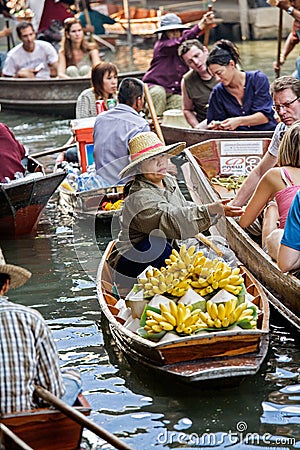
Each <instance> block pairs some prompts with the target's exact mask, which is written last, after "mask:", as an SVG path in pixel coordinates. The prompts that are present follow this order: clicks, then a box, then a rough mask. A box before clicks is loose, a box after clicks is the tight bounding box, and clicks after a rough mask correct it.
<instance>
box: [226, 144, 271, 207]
mask: <svg viewBox="0 0 300 450" xmlns="http://www.w3.org/2000/svg"><path fill="white" fill-rule="evenodd" d="M276 162H277V158H275V156H273V155H271V153H269V152H267V153H266V154H265V155H264V157H263V158H262V160H261V161H260V162H259V163H258V164H257V166H256V167H254V169H253V170H252V171H251V172H250V174H249V175H248V177H247V178H246V180H245V181H244V183H243V184H242V186H241V187H240V189H239V190H238V193H237V195H236V196H235V198H234V199H233V201H232V202H231V204H232V205H235V206H244V205H245V204H246V203H247V201H248V200H249V198H250V197H251V195H252V194H253V192H254V190H255V188H256V186H257V184H258V182H259V180H260V179H261V177H262V176H263V175H264V174H265V173H266V172H267V170H269V169H271V168H272V167H274V166H275V164H276Z"/></svg>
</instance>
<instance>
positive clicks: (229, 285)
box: [135, 245, 258, 340]
mask: <svg viewBox="0 0 300 450" xmlns="http://www.w3.org/2000/svg"><path fill="white" fill-rule="evenodd" d="M165 262H166V266H165V267H161V268H160V269H157V268H154V267H149V268H148V269H146V270H145V271H144V272H143V274H141V275H140V276H139V277H138V283H137V285H136V286H135V289H136V291H138V292H141V291H143V298H144V299H148V300H149V301H150V305H151V303H152V300H151V299H155V297H157V298H163V299H164V300H165V301H163V302H160V303H159V304H157V305H158V306H159V308H158V307H157V308H156V307H152V306H150V305H149V304H148V305H147V306H146V307H145V309H144V312H143V314H142V317H141V319H140V325H141V328H140V329H139V330H138V332H139V334H140V335H141V336H143V337H145V338H148V339H153V340H157V339H158V338H161V337H162V336H163V335H164V334H165V333H167V332H172V333H175V334H179V335H183V336H184V335H193V334H196V333H198V332H200V331H206V332H209V331H222V330H226V329H228V328H231V327H234V326H236V325H238V326H239V327H240V328H241V329H255V328H256V326H257V315H258V314H257V313H258V311H257V307H256V306H255V305H254V304H252V303H251V302H250V301H249V300H247V301H246V299H245V293H246V291H245V286H244V278H243V276H242V275H241V273H240V268H239V267H235V268H231V267H230V266H229V265H228V264H227V263H226V262H225V261H223V260H221V259H210V258H208V257H206V256H205V255H204V253H203V252H202V251H198V252H196V248H195V247H194V246H192V247H189V248H186V246H185V245H182V246H181V248H180V250H179V252H178V251H176V250H174V249H173V250H172V253H171V255H170V257H169V258H168V259H166V260H165ZM189 292H194V294H193V298H194V297H195V296H196V297H197V298H196V299H195V298H194V300H193V301H194V303H191V304H187V303H184V302H186V301H187V299H188V297H190V298H191V297H192V296H189V295H188V293H189ZM195 292H196V293H197V294H195ZM181 299H182V300H181Z"/></svg>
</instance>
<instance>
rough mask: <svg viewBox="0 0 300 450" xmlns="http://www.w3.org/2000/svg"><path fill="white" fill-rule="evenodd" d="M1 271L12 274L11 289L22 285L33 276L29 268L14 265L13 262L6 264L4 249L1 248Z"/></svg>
mask: <svg viewBox="0 0 300 450" xmlns="http://www.w3.org/2000/svg"><path fill="white" fill-rule="evenodd" d="M0 273H7V274H8V275H9V276H10V285H9V287H10V288H11V289H15V288H17V287H20V286H22V285H23V284H24V283H26V281H27V280H29V278H30V277H31V272H29V270H26V269H23V267H20V266H14V265H13V264H6V262H5V259H4V256H3V253H2V250H1V248H0Z"/></svg>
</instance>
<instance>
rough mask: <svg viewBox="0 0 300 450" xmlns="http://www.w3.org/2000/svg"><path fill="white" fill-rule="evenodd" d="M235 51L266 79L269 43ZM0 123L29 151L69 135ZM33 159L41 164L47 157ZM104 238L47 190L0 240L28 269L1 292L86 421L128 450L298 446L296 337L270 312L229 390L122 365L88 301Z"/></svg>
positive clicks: (50, 120)
mask: <svg viewBox="0 0 300 450" xmlns="http://www.w3.org/2000/svg"><path fill="white" fill-rule="evenodd" d="M240 49H241V54H242V61H243V65H244V68H245V69H250V68H251V69H252V68H260V69H262V70H263V71H265V72H266V73H267V74H268V76H269V78H270V81H271V80H272V77H273V74H272V66H271V64H272V61H273V59H274V56H273V55H276V43H274V42H269V41H267V42H260V43H259V42H251V43H243V44H241V45H240ZM151 54H152V50H151V49H147V48H145V49H143V48H140V49H133V52H132V55H131V57H130V55H129V52H128V49H127V48H126V47H122V48H121V49H120V50H119V52H118V54H117V55H114V58H113V55H107V54H106V58H107V59H115V61H117V62H118V66H119V67H120V71H125V70H127V69H128V70H129V68H130V67H131V68H132V67H134V69H136V70H141V69H146V68H147V66H148V62H149V58H150V57H151ZM250 55H252V56H250ZM132 58H133V60H134V64H132ZM284 70H285V71H286V72H284V73H283V74H285V73H290V72H291V71H292V70H293V61H292V57H291V61H290V62H289V70H290V72H289V71H288V65H287V66H286V67H285V68H284ZM1 121H2V122H4V123H6V124H7V125H8V126H9V127H10V128H11V129H12V130H13V131H14V133H15V135H16V136H17V138H18V139H19V140H20V141H21V142H23V143H24V144H25V145H26V146H27V147H28V148H29V149H30V153H34V152H37V151H40V150H43V149H46V148H54V147H57V146H61V145H63V144H64V142H65V141H66V140H67V139H68V138H69V136H70V131H69V121H68V120H62V119H61V118H59V117H53V116H52V117H51V116H33V115H32V114H6V113H3V112H2V113H1ZM43 162H44V163H45V164H46V165H47V168H48V170H50V169H51V167H53V164H54V157H53V156H49V157H47V158H44V159H43ZM110 235H111V230H110V228H109V227H107V226H102V227H100V228H98V229H97V233H95V227H94V223H90V224H88V226H87V223H81V222H78V221H75V224H72V223H71V222H70V220H69V218H67V217H66V216H64V215H63V214H62V213H61V211H59V209H58V207H57V199H56V197H55V196H54V197H53V198H52V200H51V201H50V202H49V204H48V206H47V208H46V210H45V212H44V213H43V215H42V218H41V221H40V224H39V226H38V230H37V233H36V235H34V236H32V237H24V238H20V239H17V240H4V239H3V238H2V237H1V236H0V246H1V247H2V248H3V251H4V254H5V256H6V259H7V261H8V262H10V263H14V264H18V265H21V266H24V267H26V268H28V269H29V270H30V271H31V272H32V274H33V275H32V278H31V279H30V280H29V281H28V283H27V284H26V285H24V286H23V287H21V288H19V289H17V290H16V291H10V298H11V300H13V301H16V302H20V303H23V304H25V305H28V306H31V307H33V308H36V309H37V310H39V311H40V312H41V313H42V314H43V316H44V317H45V319H46V320H47V323H48V324H49V326H50V327H51V329H52V331H53V334H54V337H55V340H56V344H57V347H58V350H59V355H60V359H61V364H62V366H63V367H76V368H77V369H78V370H79V371H80V372H81V376H82V380H83V386H84V394H85V395H86V397H87V399H88V401H89V402H90V404H91V406H92V414H91V419H92V420H93V421H95V422H96V423H97V424H99V425H100V426H102V427H104V428H106V429H107V430H108V431H109V432H111V433H114V434H115V435H116V436H118V437H119V438H120V439H123V440H124V441H126V442H127V443H128V444H129V445H131V447H132V448H133V449H136V450H150V449H151V448H155V449H159V450H165V449H175V448H176V449H207V448H214V449H225V448H226V449H227V448H230V449H235V450H236V449H251V450H252V449H257V450H258V449H262V448H272V449H294V448H300V350H299V344H300V339H299V334H297V333H296V332H295V330H293V329H291V328H289V326H288V324H287V323H286V322H285V321H284V320H283V319H282V318H281V317H279V316H277V315H276V314H275V313H274V311H272V315H271V340H270V349H269V353H268V356H267V358H266V360H265V363H264V364H263V366H262V368H261V370H260V371H259V373H258V374H257V375H256V376H254V377H252V378H249V379H246V380H244V381H243V382H242V383H241V384H240V385H239V386H235V387H230V386H227V385H225V383H224V385H221V386H218V388H214V387H213V386H210V385H208V386H205V387H201V386H198V387H190V386H185V385H180V384H177V383H167V382H166V381H165V380H164V379H162V378H160V377H159V376H157V375H156V376H153V374H151V373H149V372H147V371H145V370H143V369H141V368H140V367H133V366H131V365H130V364H129V363H128V361H127V360H126V358H125V357H124V356H123V355H122V354H121V353H120V352H119V351H118V349H117V348H116V346H115V345H114V343H113V342H111V339H110V337H109V335H108V333H107V329H106V327H105V324H104V323H103V322H102V321H101V315H100V311H99V307H98V302H97V297H96V288H95V277H96V273H97V267H98V264H99V260H100V257H101V253H102V251H103V250H104V249H105V247H106V245H107V243H108V242H109V240H110ZM262 270H263V268H262ZM84 443H85V444H84V445H85V446H86V448H89V449H91V448H92V449H94V450H96V449H109V448H112V447H111V446H109V445H108V444H105V443H104V442H103V441H102V440H101V439H99V438H96V437H95V436H93V435H92V434H91V433H89V432H88V431H85V432H84ZM59 450H63V449H59Z"/></svg>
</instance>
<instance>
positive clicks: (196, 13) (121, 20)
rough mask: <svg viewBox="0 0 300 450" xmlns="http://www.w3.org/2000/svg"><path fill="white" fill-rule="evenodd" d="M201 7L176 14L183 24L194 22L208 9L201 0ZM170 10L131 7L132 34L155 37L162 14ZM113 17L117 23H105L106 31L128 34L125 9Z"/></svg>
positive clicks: (115, 33) (122, 34) (121, 34)
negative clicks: (202, 6)
mask: <svg viewBox="0 0 300 450" xmlns="http://www.w3.org/2000/svg"><path fill="white" fill-rule="evenodd" d="M199 7H200V8H199V9H195V10H190V11H180V12H176V14H177V15H178V16H179V17H180V18H181V20H182V23H183V24H193V23H197V22H199V20H200V19H201V18H202V16H203V15H204V14H205V12H206V11H207V9H204V8H201V2H200V4H199ZM167 12H169V11H167V10H166V11H163V12H161V11H160V10H157V9H148V8H135V7H130V9H129V14H130V33H131V35H132V36H139V37H153V33H154V32H155V30H157V28H158V27H159V23H160V20H161V17H162V14H166V13H167ZM111 17H112V18H114V19H115V21H116V23H115V24H113V25H105V29H106V32H107V33H108V36H109V34H110V33H111V34H114V35H118V36H119V37H122V36H126V35H127V32H128V18H127V17H126V12H125V11H124V9H122V10H120V11H118V12H116V13H114V14H111Z"/></svg>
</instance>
